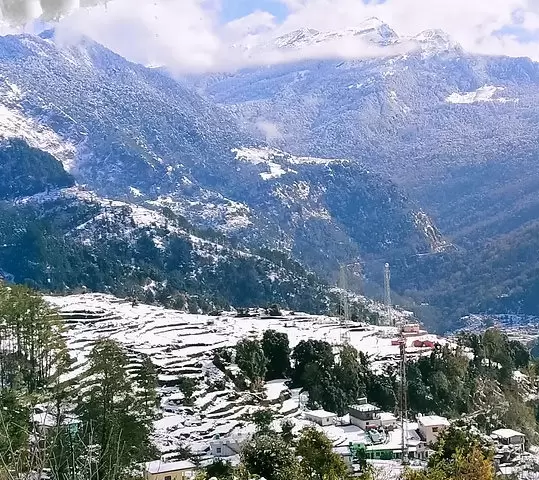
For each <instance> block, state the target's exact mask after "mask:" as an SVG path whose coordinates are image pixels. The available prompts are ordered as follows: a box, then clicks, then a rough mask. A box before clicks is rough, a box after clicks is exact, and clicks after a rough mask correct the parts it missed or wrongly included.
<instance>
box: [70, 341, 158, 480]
mask: <svg viewBox="0 0 539 480" xmlns="http://www.w3.org/2000/svg"><path fill="white" fill-rule="evenodd" d="M89 363H90V371H89V375H90V377H91V378H92V379H95V383H93V384H92V385H90V388H89V390H88V392H87V393H86V394H85V395H83V396H82V398H81V399H80V401H79V407H78V413H79V415H80V417H81V419H82V420H83V421H84V423H85V433H84V435H85V438H86V440H89V439H90V438H93V439H94V440H95V441H96V442H97V443H98V444H99V453H98V456H97V457H98V458H97V462H96V463H97V465H96V467H97V468H96V470H95V474H94V475H93V477H92V478H93V479H95V480H113V479H114V478H117V475H118V473H119V471H122V469H125V468H127V467H130V466H132V465H133V463H135V462H141V461H144V460H146V459H148V458H150V457H151V455H153V453H154V449H153V447H152V445H151V441H150V432H151V419H149V418H148V417H147V416H146V415H145V411H144V409H142V410H141V408H140V405H138V404H137V402H134V401H133V399H134V398H135V394H134V391H133V387H132V382H131V381H130V378H129V376H128V374H127V367H128V357H127V354H126V352H125V350H124V349H123V348H122V346H121V345H119V344H118V343H117V342H116V341H114V340H110V339H103V340H99V341H98V342H97V343H96V345H95V346H94V348H93V349H92V351H91V353H90V355H89Z"/></svg>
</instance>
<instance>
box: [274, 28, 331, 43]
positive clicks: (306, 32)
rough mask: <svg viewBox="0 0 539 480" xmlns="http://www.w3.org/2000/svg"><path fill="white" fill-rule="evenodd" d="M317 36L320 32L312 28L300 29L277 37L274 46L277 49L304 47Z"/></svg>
mask: <svg viewBox="0 0 539 480" xmlns="http://www.w3.org/2000/svg"><path fill="white" fill-rule="evenodd" d="M319 34H320V32H319V31H318V30H314V29H312V28H300V29H298V30H294V31H292V32H290V33H287V34H285V35H282V36H280V37H278V38H277V39H276V40H275V44H276V46H277V47H279V48H286V47H295V46H300V45H305V44H309V43H311V42H312V40H313V39H314V38H315V37H316V36H318V35H319Z"/></svg>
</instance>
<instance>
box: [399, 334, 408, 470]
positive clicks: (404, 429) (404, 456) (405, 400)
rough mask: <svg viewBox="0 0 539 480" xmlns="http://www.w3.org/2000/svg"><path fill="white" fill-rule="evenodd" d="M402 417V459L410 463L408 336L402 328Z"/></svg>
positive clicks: (404, 463) (400, 343)
mask: <svg viewBox="0 0 539 480" xmlns="http://www.w3.org/2000/svg"><path fill="white" fill-rule="evenodd" d="M399 340H400V341H399V346H400V378H401V386H400V417H401V461H402V464H403V465H407V464H408V445H407V442H408V431H407V429H408V381H407V379H406V337H405V336H404V328H401V332H400V339H399Z"/></svg>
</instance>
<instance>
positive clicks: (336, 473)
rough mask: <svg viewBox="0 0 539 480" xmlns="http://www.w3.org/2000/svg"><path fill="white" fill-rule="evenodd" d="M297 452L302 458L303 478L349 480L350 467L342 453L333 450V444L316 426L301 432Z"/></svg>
mask: <svg viewBox="0 0 539 480" xmlns="http://www.w3.org/2000/svg"><path fill="white" fill-rule="evenodd" d="M296 454H297V455H298V456H299V457H300V458H301V462H300V465H301V472H302V475H303V476H302V477H301V478H310V479H313V480H348V479H350V478H351V477H350V475H349V473H348V467H347V465H346V463H344V460H343V459H342V457H341V456H340V455H338V454H337V453H335V452H333V444H332V443H331V441H330V440H329V439H328V438H327V437H326V436H325V435H324V433H323V432H320V431H319V430H317V429H316V428H306V429H304V430H303V432H301V437H300V438H299V440H298V446H297V448H296Z"/></svg>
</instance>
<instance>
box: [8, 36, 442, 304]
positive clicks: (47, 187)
mask: <svg viewBox="0 0 539 480" xmlns="http://www.w3.org/2000/svg"><path fill="white" fill-rule="evenodd" d="M0 64H1V65H2V70H1V75H2V77H1V78H0V113H2V112H3V114H2V115H0V137H2V138H3V139H4V144H5V147H4V150H2V149H1V148H0V150H1V152H5V156H6V158H7V161H4V162H3V163H1V164H0V169H3V170H2V174H3V179H4V180H5V181H6V183H7V186H6V187H5V189H4V190H5V191H0V193H2V198H3V199H6V200H10V201H15V208H16V209H23V211H24V215H25V219H26V223H24V225H23V226H22V227H21V228H19V230H20V231H23V232H24V230H25V229H26V228H27V225H28V224H30V223H31V222H32V221H34V218H35V216H36V215H37V216H38V217H39V218H40V219H41V220H43V222H45V223H47V222H49V223H52V224H53V227H54V228H53V227H51V230H52V231H54V232H55V233H54V235H56V236H58V235H60V236H61V237H62V242H68V246H67V247H65V248H67V249H68V250H70V249H74V251H75V253H74V256H73V258H71V257H69V260H66V258H61V256H60V255H58V253H59V249H60V247H58V246H57V245H56V244H54V245H52V246H51V245H49V244H47V245H44V246H42V247H43V248H41V246H40V247H39V248H37V247H36V245H35V244H34V243H30V244H29V251H31V252H33V253H32V254H36V255H37V254H38V253H39V252H43V251H46V252H50V250H47V249H48V248H49V247H50V248H51V249H52V251H54V252H55V254H54V255H51V256H54V259H53V260H54V261H58V262H60V264H61V266H60V267H58V265H56V264H54V261H53V260H51V261H50V265H48V266H47V268H49V269H50V271H51V272H53V273H54V271H55V268H60V269H61V271H62V275H60V276H59V275H57V276H56V277H55V276H54V275H52V274H51V276H50V285H51V287H52V286H53V285H64V284H65V283H66V282H65V278H64V276H63V275H64V274H66V272H68V271H70V269H73V270H77V271H78V269H77V268H76V267H74V266H73V265H74V263H73V262H75V263H76V262H78V260H77V259H79V257H80V256H83V257H85V256H89V257H91V261H90V262H89V263H90V264H91V265H93V267H92V268H91V269H90V270H91V271H88V270H87V269H86V268H85V269H84V272H83V273H81V275H80V276H78V277H77V282H75V283H74V284H75V285H87V286H88V285H99V289H101V290H103V289H105V288H106V286H107V282H109V280H110V278H113V277H114V268H116V267H114V268H111V269H110V270H111V271H109V267H111V265H109V264H106V263H103V264H102V267H100V268H104V269H105V270H106V271H107V272H108V273H107V275H108V276H107V279H103V278H102V277H101V276H100V274H99V273H98V272H97V271H94V270H92V269H94V268H98V267H97V265H99V264H100V262H104V260H102V257H104V258H106V256H107V255H108V256H111V258H115V259H116V261H118V262H119V263H121V262H122V261H124V260H125V259H126V258H128V257H130V256H133V258H135V260H136V259H137V258H138V254H137V252H138V250H137V249H136V248H135V250H134V251H133V250H131V249H130V248H131V247H129V248H127V247H126V248H127V250H125V249H124V250H122V249H123V248H124V247H120V245H121V244H122V243H121V242H125V241H126V239H130V238H131V239H132V241H131V242H130V244H131V245H133V244H134V245H135V246H137V245H138V244H139V242H143V243H144V244H145V245H146V246H145V247H144V249H145V248H146V247H147V248H148V249H149V250H148V252H146V253H147V254H148V255H149V257H151V258H153V259H154V261H155V262H156V264H158V265H161V264H162V263H163V262H165V264H166V258H168V254H169V253H170V252H169V250H168V248H169V246H170V245H172V246H173V247H174V248H176V247H177V242H176V243H175V240H174V238H177V237H181V238H184V237H185V235H184V234H182V233H181V232H174V231H169V230H170V229H169V228H168V227H167V228H165V226H164V225H163V224H162V223H159V222H157V223H156V225H155V227H152V228H150V225H146V224H144V225H138V222H139V220H140V219H141V218H143V217H144V218H150V219H151V218H153V215H155V213H151V212H154V211H159V212H169V213H171V214H172V216H174V215H176V216H177V215H180V216H181V217H182V218H183V219H184V220H183V221H185V222H187V223H188V224H189V225H191V226H190V227H189V229H191V230H192V229H193V228H206V229H207V228H209V229H211V230H212V233H210V236H211V235H214V236H219V235H223V236H226V241H224V240H223V242H224V243H225V244H226V245H229V246H228V247H227V248H226V249H224V250H223V251H225V252H226V255H225V254H223V257H226V256H228V257H229V259H234V261H233V262H232V261H230V262H226V261H225V262H224V263H223V262H221V264H220V265H221V266H222V265H225V266H224V267H222V268H221V267H219V266H217V267H215V268H214V267H212V265H213V264H211V262H210V263H208V262H206V264H204V262H202V263H203V264H204V265H205V266H204V267H203V268H202V270H200V268H199V267H200V265H201V260H200V258H202V257H206V258H207V256H205V255H202V256H200V255H197V256H196V258H197V260H195V261H193V263H192V264H190V265H191V267H192V268H191V267H190V269H188V270H187V271H186V272H184V273H185V274H187V275H188V277H189V278H190V279H191V280H190V281H192V282H196V281H198V282H199V285H200V288H201V289H205V290H206V292H208V291H209V292H213V294H216V295H217V294H221V296H222V297H223V298H224V299H225V300H226V301H228V302H231V301H234V302H236V301H237V300H238V297H237V296H236V297H235V295H236V293H233V292H232V291H229V290H230V289H227V287H225V286H224V285H225V284H224V283H222V278H227V275H229V274H230V272H231V269H232V271H233V272H234V271H235V272H237V268H238V265H241V264H242V263H241V261H240V260H241V259H245V258H246V257H245V255H247V254H248V253H249V252H251V255H254V257H256V256H257V255H258V256H260V257H261V260H259V259H258V257H257V258H254V260H253V261H249V262H247V263H248V264H249V265H250V266H249V267H248V268H246V270H247V271H249V269H255V270H256V271H257V272H258V273H257V276H254V277H253V278H261V277H263V278H265V279H268V278H272V277H275V271H274V269H273V270H272V268H273V267H271V268H270V267H269V265H270V264H271V262H272V261H273V262H278V263H279V262H281V263H283V262H284V263H287V262H290V257H292V258H294V259H298V260H300V261H302V262H303V265H305V266H307V267H308V268H309V269H312V270H315V271H317V272H318V273H319V274H321V275H322V276H323V277H325V278H327V279H331V278H332V274H333V273H334V272H335V271H336V270H337V269H338V264H339V263H340V262H350V261H352V260H357V258H358V257H359V258H361V259H362V260H366V259H369V260H370V259H372V258H378V259H380V261H382V259H381V258H380V256H385V255H386V254H387V252H389V251H399V252H409V253H411V252H414V253H415V252H428V251H430V248H431V244H430V242H431V237H430V236H429V235H427V234H426V233H425V230H424V228H423V227H422V226H420V225H418V224H417V222H416V219H417V216H416V208H415V207H414V206H412V205H411V204H409V203H408V201H407V199H406V197H405V196H404V195H403V194H402V192H401V191H400V190H399V189H398V188H397V187H396V186H395V185H394V184H392V183H391V182H390V181H388V180H387V178H384V177H382V176H380V175H377V174H374V173H372V172H370V171H369V170H367V169H365V168H364V167H362V166H361V165H358V164H357V163H356V162H352V161H350V160H347V159H346V157H338V158H339V159H332V158H331V157H330V158H328V159H324V158H319V157H313V156H303V157H300V156H293V155H290V154H288V153H285V151H283V150H278V149H272V148H269V147H267V146H266V144H265V142H263V141H260V140H256V139H254V138H253V136H252V135H251V134H250V133H248V132H246V130H247V129H245V128H244V127H243V126H242V125H241V124H240V122H239V119H238V118H237V117H236V116H235V114H234V113H231V112H228V111H226V110H225V109H222V108H219V107H216V106H215V105H214V104H213V103H212V102H210V101H208V100H205V99H203V98H202V97H200V96H199V95H197V94H196V93H194V92H193V91H192V90H190V89H189V88H186V87H184V86H181V85H180V84H179V83H177V82H176V81H174V80H173V79H171V78H169V77H167V76H166V75H164V74H163V73H162V72H160V71H159V70H158V69H148V68H145V67H143V66H140V65H135V64H132V63H129V62H127V61H126V60H124V59H123V58H121V57H119V56H118V55H115V54H114V53H112V52H110V51H109V50H107V49H105V48H104V47H102V46H100V45H98V44H96V43H94V42H92V41H90V40H83V41H82V42H81V43H80V44H79V45H77V46H70V47H65V48H63V47H61V46H58V45H56V44H55V43H54V41H53V40H52V37H51V34H50V33H47V34H45V35H43V36H41V37H37V36H31V35H21V36H7V37H2V38H0ZM13 142H15V143H13ZM15 144H16V145H18V146H19V148H20V150H21V152H22V153H21V154H20V156H22V157H24V159H25V161H24V162H19V163H18V162H17V158H18V157H16V156H14V155H13V145H15ZM8 147H9V148H8ZM1 152H0V153H1ZM38 153H39V154H40V155H38ZM341 158H343V159H341ZM37 166H39V168H41V169H42V170H43V175H40V178H42V182H41V183H39V182H37V183H36V185H34V186H33V187H32V188H31V189H28V188H23V187H24V185H23V186H19V187H18V188H17V189H10V188H8V186H9V185H10V184H11V182H12V180H13V179H19V178H22V177H25V176H28V175H30V174H31V173H32V171H33V170H36V167H37ZM74 185H76V186H77V187H76V188H77V189H80V188H82V187H81V186H82V185H84V189H85V190H87V191H89V192H92V193H91V194H92V195H95V198H96V199H97V200H95V201H94V200H91V199H88V198H82V199H81V197H80V194H77V195H75V198H73V196H72V195H70V196H68V197H69V198H67V199H66V197H65V195H64V192H65V190H63V189H64V188H66V187H68V188H73V186H74ZM0 187H2V183H0ZM21 196H23V197H27V196H30V198H31V199H32V201H29V200H27V201H25V202H23V203H21V202H20V201H19V200H20V199H19V197H21ZM43 199H45V201H43ZM99 199H110V200H107V201H105V200H99ZM108 202H112V203H110V205H109V204H108ZM117 202H120V203H117ZM106 205H109V206H108V207H107V208H106ZM140 208H143V209H145V210H144V212H146V213H145V214H144V215H142V214H140V213H141V210H140ZM111 209H112V210H111ZM147 212H150V213H147ZM162 214H163V213H161V215H162ZM14 222H15V220H14V217H13V216H11V215H7V218H6V219H5V221H4V225H5V229H6V233H7V235H5V236H6V238H5V239H4V242H3V243H5V244H6V245H17V244H20V243H21V242H23V240H22V239H21V238H20V237H19V236H17V235H15V236H13V235H12V233H13V232H12V231H11V229H10V227H8V225H9V226H11V225H13V223H14ZM154 223H155V222H154V221H153V220H152V221H151V224H152V225H153V224H154ZM170 224H171V221H169V222H168V223H167V225H170ZM47 225H48V223H47ZM44 228H45V227H44ZM46 228H49V227H48V226H47V227H46ZM148 229H149V230H152V232H153V233H152V234H151V235H150V236H151V240H152V242H153V243H152V242H150V243H148V242H147V241H146V240H145V238H146V236H147V234H148V235H149V234H150V232H149V231H148ZM184 233H185V232H184ZM182 235H183V236H182ZM51 236H52V234H51ZM187 240H188V242H187V243H188V244H189V245H187V247H186V248H188V249H190V251H194V250H196V249H195V248H193V246H192V242H191V240H192V239H191V238H190V237H189V238H188V239H187ZM36 242H37V245H38V246H39V242H40V241H37V240H36ZM219 242H221V240H220V241H219ZM219 242H217V243H219ZM223 242H221V243H219V244H222V243H223ZM0 243H2V242H1V241H0ZM53 243H54V242H53ZM152 244H153V247H152ZM182 245H183V246H185V242H184V244H182ZM226 245H225V246H226ZM34 247H36V248H34ZM62 248H64V247H62ZM137 248H138V247H137ZM154 248H157V250H158V252H156V251H155V249H154ZM171 248H172V247H171ZM182 248H183V247H182ZM212 248H213V247H212ZM215 248H218V247H215ZM219 248H220V247H219ZM219 248H218V249H219ZM436 248H437V246H436ZM81 249H82V250H81ZM144 249H143V250H144ZM260 249H269V250H268V251H269V252H272V251H274V250H280V251H282V252H284V255H282V256H281V257H279V256H275V253H268V255H269V256H270V257H271V258H272V259H273V260H271V259H269V258H267V257H264V256H263V255H259V254H257V253H254V252H255V251H258V250H260ZM36 252H37V253H36ZM184 257H185V256H183V257H182V258H184ZM9 258H10V257H9V255H8V254H7V253H6V255H5V256H3V259H2V262H3V264H0V269H1V270H3V271H5V272H8V273H11V274H13V275H15V279H16V280H18V281H21V280H24V279H30V280H31V279H33V278H34V277H35V278H39V282H37V283H38V285H40V286H41V285H43V284H45V285H46V284H48V282H49V279H48V277H47V273H46V271H43V270H42V269H40V268H39V267H37V266H35V268H34V267H32V268H28V265H33V264H34V263H36V264H37V263H39V262H38V261H37V260H36V259H35V258H33V257H32V258H30V257H23V258H21V260H20V262H23V260H24V258H25V259H26V260H24V261H27V262H28V265H22V264H21V263H14V262H12V261H10V260H9ZM141 261H142V260H141ZM268 262H269V263H268ZM111 263H114V262H111ZM143 263H144V265H139V264H137V261H135V266H136V268H143V270H144V273H143V274H141V275H135V277H141V278H138V280H141V281H142V283H144V282H145V280H144V279H143V278H142V277H144V278H146V275H147V274H148V270H147V267H149V266H150V265H149V264H148V263H151V262H143ZM231 265H232V266H231ZM105 267H106V268H105ZM118 268H119V270H118V272H119V273H118V277H119V278H124V276H125V275H127V274H128V272H126V271H125V269H124V267H123V266H121V265H118ZM171 268H172V267H171ZM212 268H213V269H214V271H221V272H223V271H227V272H229V273H227V274H225V275H224V276H223V275H221V276H220V277H219V278H220V280H219V281H214V280H211V278H212V277H211V276H208V275H210V274H209V273H208V272H211V269H212ZM287 268H288V267H287ZM289 268H290V269H291V270H292V273H293V270H294V269H296V268H300V267H299V266H298V265H297V264H294V263H293V262H292V263H290V264H289ZM219 269H220V270H219ZM98 270H99V268H98ZM135 270H136V269H135ZM158 270H159V271H160V272H161V273H160V274H159V275H160V276H161V277H162V276H163V275H165V273H164V272H166V269H165V270H163V269H161V267H159V268H158ZM272 272H273V273H272ZM109 274H110V275H109ZM159 275H158V276H159ZM230 275H232V274H230ZM230 275H229V276H228V279H229V281H228V283H229V284H233V283H234V282H232V281H231V276H230ZM21 276H22V277H21ZM218 276H219V275H218ZM232 276H233V275H232ZM130 278H132V277H130ZM246 278H248V276H247V277H246ZM275 278H277V277H275ZM279 278H283V279H284V278H286V280H280V281H279V283H280V284H281V285H284V284H285V283H286V284H287V285H289V286H290V285H292V284H293V283H298V284H301V283H302V282H304V281H305V282H306V283H305V285H308V284H309V282H311V280H309V278H311V277H309V274H308V273H307V272H306V271H305V270H303V271H302V272H301V273H298V275H296V276H294V275H284V274H283V275H279ZM302 279H303V280H302ZM153 280H155V281H162V280H163V278H161V280H159V279H153ZM153 280H150V281H149V282H150V283H149V284H152V283H151V282H152V281H153ZM313 281H314V280H313ZM55 282H56V283H55ZM258 282H259V280H256V281H255V280H253V281H251V282H250V283H251V286H250V287H249V288H250V289H253V288H255V285H257V283H258ZM264 282H265V280H264V281H263V284H264ZM129 283H131V280H130V281H129ZM177 283H178V282H177ZM180 283H181V282H179V283H178V284H177V285H176V288H177V289H179V290H181V288H186V289H188V287H189V285H187V286H185V285H183V284H182V285H183V287H182V285H180ZM315 283H316V282H315ZM237 284H238V283H237V281H236V285H237ZM72 285H73V284H71V283H70V286H72ZM313 285H314V284H313ZM318 285H321V284H320V283H318ZM244 286H245V285H244ZM245 288H246V289H247V286H245ZM309 288H311V287H309ZM316 288H318V287H316ZM255 289H256V288H255ZM227 290H228V291H227ZM247 290H248V289H247ZM256 290H257V291H260V292H262V293H264V295H265V296H264V295H262V296H261V297H256V295H255V296H254V297H252V301H255V300H254V299H255V298H258V299H259V301H261V302H262V301H265V300H263V299H269V298H271V297H272V294H270V293H268V292H269V290H268V291H266V292H265V290H264V288H258V289H256ZM270 290H271V289H270ZM306 291H307V290H306ZM313 292H315V290H311V293H313ZM124 293H125V292H124ZM266 294H267V295H266ZM313 295H314V293H313ZM307 296H308V295H307V294H305V295H304V294H301V293H299V292H298V293H297V300H298V301H299V299H301V298H306V297H307ZM311 296H312V295H311ZM322 301H323V302H324V301H325V300H322Z"/></svg>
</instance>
